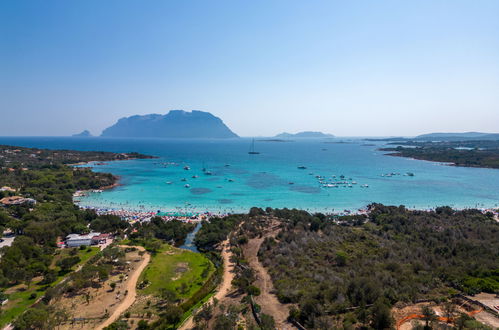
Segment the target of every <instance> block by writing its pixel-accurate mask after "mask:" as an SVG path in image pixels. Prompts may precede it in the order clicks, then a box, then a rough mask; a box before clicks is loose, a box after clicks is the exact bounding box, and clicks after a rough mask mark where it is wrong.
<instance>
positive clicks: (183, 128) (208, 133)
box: [101, 110, 238, 139]
mask: <svg viewBox="0 0 499 330" xmlns="http://www.w3.org/2000/svg"><path fill="white" fill-rule="evenodd" d="M101 136H102V137H139V138H181V139H186V138H187V139H191V138H194V139H210V138H213V139H229V138H237V137H238V136H237V134H235V133H234V132H232V131H231V130H230V129H229V128H228V127H227V126H226V125H225V124H224V122H223V121H222V120H221V119H220V118H218V117H216V116H214V115H212V114H211V113H209V112H204V111H197V110H193V111H192V112H188V111H183V110H171V111H170V112H169V113H167V114H166V115H160V114H150V115H143V116H140V115H135V116H131V117H126V118H121V119H120V120H118V122H117V123H116V124H114V125H113V126H111V127H108V128H106V129H105V130H104V131H103V132H102V135H101Z"/></svg>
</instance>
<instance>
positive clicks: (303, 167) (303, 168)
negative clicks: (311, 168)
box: [298, 165, 307, 170]
mask: <svg viewBox="0 0 499 330" xmlns="http://www.w3.org/2000/svg"><path fill="white" fill-rule="evenodd" d="M298 168H299V169H300V170H306V169H307V167H306V166H303V165H300V166H298Z"/></svg>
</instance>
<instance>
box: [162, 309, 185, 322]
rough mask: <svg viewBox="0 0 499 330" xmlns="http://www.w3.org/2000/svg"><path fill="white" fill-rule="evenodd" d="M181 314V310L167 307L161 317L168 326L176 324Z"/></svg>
mask: <svg viewBox="0 0 499 330" xmlns="http://www.w3.org/2000/svg"><path fill="white" fill-rule="evenodd" d="M183 313H184V311H183V310H182V308H180V307H178V306H174V305H168V306H167V307H166V309H165V312H164V314H163V316H164V318H165V320H166V321H167V322H168V323H169V324H176V323H177V322H179V321H180V319H181V318H182V314H183Z"/></svg>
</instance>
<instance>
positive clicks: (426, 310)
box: [421, 306, 437, 330]
mask: <svg viewBox="0 0 499 330" xmlns="http://www.w3.org/2000/svg"><path fill="white" fill-rule="evenodd" d="M421 314H423V320H424V321H425V329H429V330H431V326H430V323H433V322H434V321H435V320H436V319H437V315H436V314H435V311H433V309H431V307H429V306H423V307H422V308H421Z"/></svg>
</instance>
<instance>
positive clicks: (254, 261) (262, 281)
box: [244, 230, 296, 330]
mask: <svg viewBox="0 0 499 330" xmlns="http://www.w3.org/2000/svg"><path fill="white" fill-rule="evenodd" d="M277 233H278V230H272V231H271V232H269V233H267V234H265V235H264V236H263V237H261V238H253V239H250V240H249V242H248V243H247V244H246V247H245V248H244V255H245V257H246V259H247V260H248V263H249V264H250V267H251V268H252V269H253V270H254V271H255V275H256V279H257V280H256V283H255V284H256V286H257V287H259V288H260V290H261V293H260V295H259V296H258V297H255V301H256V303H257V304H259V305H260V306H261V307H262V312H263V313H265V314H268V315H272V316H273V317H274V320H275V324H276V327H277V329H286V330H287V329H296V327H295V326H293V325H292V324H291V323H289V322H288V321H287V318H288V316H289V308H288V306H286V305H284V304H282V303H280V302H279V300H278V299H277V297H276V295H275V294H274V293H273V292H274V285H273V284H272V279H271V278H270V275H269V273H268V272H267V269H265V267H263V265H262V263H261V262H260V261H259V260H258V250H260V246H261V245H262V242H263V241H264V239H265V238H266V237H275V236H276V235H277Z"/></svg>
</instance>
